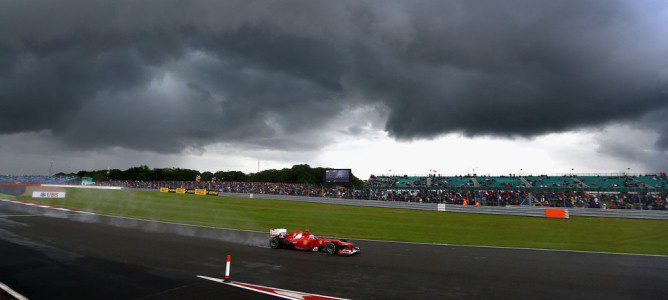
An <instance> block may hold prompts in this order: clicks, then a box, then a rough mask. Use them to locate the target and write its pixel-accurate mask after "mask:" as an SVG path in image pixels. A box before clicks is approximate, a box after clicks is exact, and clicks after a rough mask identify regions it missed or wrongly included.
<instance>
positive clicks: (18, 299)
mask: <svg viewBox="0 0 668 300" xmlns="http://www.w3.org/2000/svg"><path fill="white" fill-rule="evenodd" d="M0 289H3V290H4V291H5V292H7V293H9V294H10V295H11V296H12V297H14V298H16V300H28V298H26V297H24V296H23V295H21V294H19V293H17V292H16V291H14V290H12V289H11V288H10V287H8V286H7V285H6V284H4V283H2V282H0Z"/></svg>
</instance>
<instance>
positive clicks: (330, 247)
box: [322, 243, 336, 255]
mask: <svg viewBox="0 0 668 300" xmlns="http://www.w3.org/2000/svg"><path fill="white" fill-rule="evenodd" d="M322 251H323V252H325V253H327V255H336V244H334V243H327V244H325V247H324V248H322Z"/></svg>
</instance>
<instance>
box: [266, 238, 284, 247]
mask: <svg viewBox="0 0 668 300" xmlns="http://www.w3.org/2000/svg"><path fill="white" fill-rule="evenodd" d="M269 247H270V248H271V249H278V248H281V241H280V240H279V239H278V238H277V237H273V238H271V240H269Z"/></svg>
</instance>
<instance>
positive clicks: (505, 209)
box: [219, 192, 668, 220]
mask: <svg viewBox="0 0 668 300" xmlns="http://www.w3.org/2000/svg"><path fill="white" fill-rule="evenodd" d="M219 195H220V196H227V197H237V198H251V194H248V193H224V192H221V193H219ZM252 197H253V198H263V199H272V200H288V201H301V202H312V203H326V204H339V205H352V206H371V207H386V208H403V209H415V210H433V211H447V212H464V213H474V214H494V215H513V216H527V217H540V218H545V217H546V213H545V209H546V207H541V206H533V207H530V206H473V205H468V206H463V205H455V204H443V203H419V202H403V201H379V200H358V199H339V198H321V197H306V196H290V195H273V194H253V196H252ZM562 210H566V209H562ZM567 211H568V213H567V214H568V217H571V216H578V217H602V218H630V219H658V220H668V211H660V210H631V209H600V208H569V209H567Z"/></svg>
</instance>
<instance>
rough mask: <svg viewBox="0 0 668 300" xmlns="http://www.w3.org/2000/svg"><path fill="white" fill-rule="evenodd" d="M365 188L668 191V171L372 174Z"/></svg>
mask: <svg viewBox="0 0 668 300" xmlns="http://www.w3.org/2000/svg"><path fill="white" fill-rule="evenodd" d="M365 188H369V189H388V190H415V189H420V190H447V189H476V190H521V189H528V190H587V191H603V192H604V191H611V192H619V191H665V190H666V189H668V179H667V178H666V174H665V173H661V174H643V175H640V174H639V175H574V174H567V175H557V176H549V175H527V176H520V175H509V176H476V175H466V176H436V175H429V176H408V175H403V176H399V175H381V176H374V175H371V177H370V178H369V180H367V181H366V183H365Z"/></svg>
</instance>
